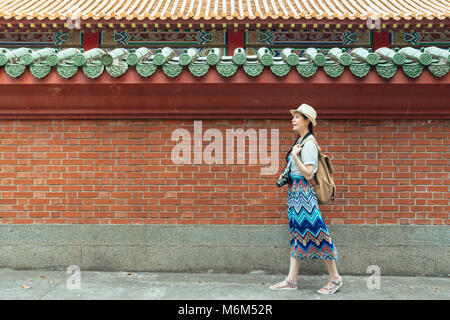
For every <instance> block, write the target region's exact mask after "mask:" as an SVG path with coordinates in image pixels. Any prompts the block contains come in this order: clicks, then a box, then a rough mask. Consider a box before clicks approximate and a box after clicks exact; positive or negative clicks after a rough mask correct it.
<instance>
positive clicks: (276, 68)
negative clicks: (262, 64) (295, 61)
mask: <svg viewBox="0 0 450 320" xmlns="http://www.w3.org/2000/svg"><path fill="white" fill-rule="evenodd" d="M270 70H271V71H272V73H273V74H274V75H276V76H278V77H284V76H285V75H287V74H288V73H289V71H290V70H291V66H290V65H288V64H287V63H285V62H283V60H282V58H278V59H277V60H276V61H275V60H274V62H273V63H272V65H271V66H270Z"/></svg>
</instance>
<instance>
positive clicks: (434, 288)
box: [431, 286, 439, 291]
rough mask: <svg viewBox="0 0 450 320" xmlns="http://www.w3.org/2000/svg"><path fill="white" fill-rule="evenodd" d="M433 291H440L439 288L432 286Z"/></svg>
mask: <svg viewBox="0 0 450 320" xmlns="http://www.w3.org/2000/svg"><path fill="white" fill-rule="evenodd" d="M431 289H433V290H434V291H438V290H439V288H438V287H434V286H431Z"/></svg>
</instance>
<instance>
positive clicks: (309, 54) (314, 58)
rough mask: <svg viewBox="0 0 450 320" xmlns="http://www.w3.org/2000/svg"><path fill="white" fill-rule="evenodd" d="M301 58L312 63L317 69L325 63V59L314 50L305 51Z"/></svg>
mask: <svg viewBox="0 0 450 320" xmlns="http://www.w3.org/2000/svg"><path fill="white" fill-rule="evenodd" d="M303 56H304V57H305V58H306V59H308V60H309V61H311V62H314V63H315V64H316V66H318V67H323V66H324V65H325V63H326V62H327V59H326V57H325V56H324V55H323V53H320V52H319V51H318V50H317V49H315V48H308V49H306V50H305V52H304V53H303Z"/></svg>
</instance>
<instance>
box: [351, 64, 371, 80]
mask: <svg viewBox="0 0 450 320" xmlns="http://www.w3.org/2000/svg"><path fill="white" fill-rule="evenodd" d="M349 69H350V71H351V73H352V74H353V75H355V76H356V77H358V78H363V77H365V76H366V75H367V74H368V73H369V71H370V64H368V63H362V62H359V63H356V62H353V63H352V64H351V65H350V67H349Z"/></svg>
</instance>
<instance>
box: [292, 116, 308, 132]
mask: <svg viewBox="0 0 450 320" xmlns="http://www.w3.org/2000/svg"><path fill="white" fill-rule="evenodd" d="M308 122H309V120H305V118H303V116H302V115H301V114H300V113H298V112H296V113H294V117H293V118H292V130H293V131H297V132H302V131H304V130H305V129H308Z"/></svg>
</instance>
